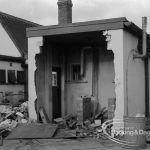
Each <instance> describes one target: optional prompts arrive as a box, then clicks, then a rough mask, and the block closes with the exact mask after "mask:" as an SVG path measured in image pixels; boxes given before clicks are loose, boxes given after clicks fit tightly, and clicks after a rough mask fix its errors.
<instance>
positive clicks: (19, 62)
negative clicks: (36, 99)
mask: <svg viewBox="0 0 150 150" xmlns="http://www.w3.org/2000/svg"><path fill="white" fill-rule="evenodd" d="M35 26H39V25H38V24H35V23H33V22H30V21H27V20H23V19H21V18H17V17H14V16H11V15H8V14H5V13H3V12H0V35H1V36H0V101H2V100H4V96H5V95H6V96H7V99H8V100H10V102H15V101H16V100H20V99H25V100H27V99H28V76H27V75H28V65H27V63H26V59H27V57H28V50H27V37H26V28H28V27H35ZM24 96H25V97H24Z"/></svg>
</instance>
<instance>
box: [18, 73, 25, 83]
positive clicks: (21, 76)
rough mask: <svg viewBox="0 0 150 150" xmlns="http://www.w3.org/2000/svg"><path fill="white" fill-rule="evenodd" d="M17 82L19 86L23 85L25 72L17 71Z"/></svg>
mask: <svg viewBox="0 0 150 150" xmlns="http://www.w3.org/2000/svg"><path fill="white" fill-rule="evenodd" d="M17 82H18V83H19V84H24V83H25V72H24V71H17Z"/></svg>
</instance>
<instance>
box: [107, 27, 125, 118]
mask: <svg viewBox="0 0 150 150" xmlns="http://www.w3.org/2000/svg"><path fill="white" fill-rule="evenodd" d="M109 34H110V35H111V40H110V42H108V45H107V49H108V50H112V51H113V53H114V69H115V80H114V81H115V95H116V110H115V118H114V119H123V116H124V71H123V69H124V68H123V60H124V57H123V30H122V29H118V30H110V31H109Z"/></svg>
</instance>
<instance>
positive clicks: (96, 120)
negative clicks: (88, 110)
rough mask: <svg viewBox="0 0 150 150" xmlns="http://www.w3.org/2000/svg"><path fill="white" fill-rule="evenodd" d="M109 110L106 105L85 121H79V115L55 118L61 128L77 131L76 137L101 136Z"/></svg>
mask: <svg viewBox="0 0 150 150" xmlns="http://www.w3.org/2000/svg"><path fill="white" fill-rule="evenodd" d="M107 113H108V111H107V110H106V107H105V108H103V109H101V111H100V112H99V113H98V114H96V115H95V116H94V117H91V118H89V119H88V120H86V121H84V122H79V121H78V117H77V116H73V115H68V116H65V117H64V118H56V119H54V123H55V124H57V125H58V128H59V129H68V130H70V132H71V131H72V130H75V131H76V137H80V138H81V137H96V138H99V137H101V135H102V134H103V133H102V123H103V122H104V121H106V120H107V119H108V118H107ZM64 137H66V135H65V136H64Z"/></svg>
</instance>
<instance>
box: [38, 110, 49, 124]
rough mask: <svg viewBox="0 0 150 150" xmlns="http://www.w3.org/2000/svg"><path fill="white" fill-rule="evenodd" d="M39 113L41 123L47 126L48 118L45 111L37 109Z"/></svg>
mask: <svg viewBox="0 0 150 150" xmlns="http://www.w3.org/2000/svg"><path fill="white" fill-rule="evenodd" d="M39 113H40V116H41V119H42V122H43V123H44V124H47V123H48V122H49V119H48V117H47V115H46V112H45V110H44V108H43V107H41V108H40V109H39Z"/></svg>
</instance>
